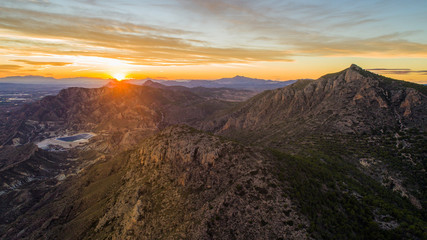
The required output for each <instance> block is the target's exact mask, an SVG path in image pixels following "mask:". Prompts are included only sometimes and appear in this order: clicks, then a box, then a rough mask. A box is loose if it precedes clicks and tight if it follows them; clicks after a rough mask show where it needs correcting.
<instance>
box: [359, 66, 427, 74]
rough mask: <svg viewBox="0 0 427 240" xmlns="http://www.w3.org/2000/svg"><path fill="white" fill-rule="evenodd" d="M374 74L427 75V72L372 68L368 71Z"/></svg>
mask: <svg viewBox="0 0 427 240" xmlns="http://www.w3.org/2000/svg"><path fill="white" fill-rule="evenodd" d="M367 70H369V71H372V72H376V73H379V74H394V75H407V74H419V75H427V70H412V69H409V68H371V69H367Z"/></svg>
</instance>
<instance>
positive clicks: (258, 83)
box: [0, 76, 296, 92]
mask: <svg viewBox="0 0 427 240" xmlns="http://www.w3.org/2000/svg"><path fill="white" fill-rule="evenodd" d="M109 81H110V80H108V79H97V78H84V77H79V78H62V79H56V78H52V77H42V76H16V77H5V78H0V83H14V84H46V85H47V84H48V85H60V86H64V87H102V86H104V85H105V84H107V83H108V82H109ZM146 81H152V82H156V83H160V84H162V85H165V86H183V87H188V88H194V87H205V88H232V89H244V90H251V91H257V92H259V91H264V90H269V89H275V88H280V87H285V86H288V85H290V84H292V83H294V82H296V80H288V81H273V80H264V79H257V78H248V77H243V76H235V77H232V78H221V79H217V80H158V79H130V80H126V82H128V83H132V84H137V85H142V84H144V83H145V82H146Z"/></svg>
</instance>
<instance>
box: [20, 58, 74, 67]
mask: <svg viewBox="0 0 427 240" xmlns="http://www.w3.org/2000/svg"><path fill="white" fill-rule="evenodd" d="M12 61H14V62H21V63H25V64H28V65H35V66H45V65H48V66H59V67H62V66H66V65H70V64H72V63H69V62H37V61H30V60H24V59H18V60H12Z"/></svg>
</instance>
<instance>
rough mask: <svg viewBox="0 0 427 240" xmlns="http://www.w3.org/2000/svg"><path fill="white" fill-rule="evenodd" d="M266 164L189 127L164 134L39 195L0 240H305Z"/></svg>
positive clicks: (259, 155)
mask: <svg viewBox="0 0 427 240" xmlns="http://www.w3.org/2000/svg"><path fill="white" fill-rule="evenodd" d="M270 157H271V156H269V154H268V153H266V152H263V151H259V150H256V149H251V148H248V147H245V146H242V145H240V144H238V143H235V142H231V141H227V140H222V139H220V138H218V137H214V136H211V135H208V134H206V133H203V132H199V131H197V130H195V129H192V128H189V127H171V128H167V129H165V130H163V131H162V132H160V133H159V134H157V135H156V136H154V137H151V138H149V139H147V140H145V141H144V142H142V143H141V144H139V145H138V146H136V147H135V148H134V149H133V150H131V151H128V152H126V153H123V154H120V155H117V156H115V157H113V158H112V159H110V160H108V161H106V160H104V161H102V162H101V163H99V164H96V165H92V166H91V167H89V168H87V169H86V170H85V171H84V172H82V173H81V175H80V176H79V177H78V178H76V177H75V178H70V179H68V181H66V182H65V183H63V184H62V185H60V186H59V187H57V188H56V189H54V190H51V191H48V192H47V193H45V195H42V196H40V201H39V202H38V203H37V204H36V205H35V206H34V207H30V208H29V209H28V210H27V212H25V214H24V215H21V216H19V217H17V218H16V220H14V221H10V223H9V224H10V226H11V228H9V229H8V230H7V231H6V232H5V233H4V234H3V236H2V237H3V238H13V236H18V237H19V238H21V239H37V238H39V237H40V236H44V237H45V238H46V239H81V238H85V239H86V238H88V239H106V238H110V239H140V238H146V239H182V238H185V239H212V238H213V239H232V238H236V239H248V238H255V239H259V238H268V239H273V238H274V239H277V238H286V239H301V238H305V237H306V232H305V226H306V225H307V220H306V219H305V218H304V217H303V216H301V215H299V214H298V213H297V212H296V210H295V209H296V208H295V206H294V205H293V203H292V202H291V201H290V199H289V198H288V197H286V194H284V192H283V190H282V188H281V187H280V186H279V185H280V184H281V182H280V181H279V180H278V179H277V176H276V175H275V174H274V171H273V165H272V163H271V162H270V161H269V158H270ZM242 223H245V224H244V225H242Z"/></svg>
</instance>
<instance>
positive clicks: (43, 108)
mask: <svg viewBox="0 0 427 240" xmlns="http://www.w3.org/2000/svg"><path fill="white" fill-rule="evenodd" d="M231 105H232V103H229V102H225V101H221V100H217V99H208V98H203V97H200V96H198V95H196V94H193V93H191V92H189V91H173V90H169V89H159V88H153V87H147V86H137V85H131V84H127V83H115V84H113V86H108V87H102V88H94V89H88V88H68V89H64V90H62V91H61V92H60V93H59V94H58V95H56V96H48V97H45V98H43V99H41V100H40V101H37V102H35V103H31V104H28V105H26V106H24V107H23V108H22V109H19V110H18V111H17V112H16V113H15V114H9V117H8V118H6V119H2V122H1V125H0V133H1V134H0V136H1V138H0V140H1V142H2V143H3V144H12V143H15V144H17V143H20V144H23V143H27V142H31V141H37V140H40V139H43V138H47V137H49V136H52V135H53V136H55V135H59V134H64V133H67V132H78V131H95V132H98V133H102V132H104V133H106V134H110V135H111V134H113V133H114V132H117V133H118V134H120V135H122V134H125V133H128V135H129V134H130V135H132V136H137V135H138V134H142V135H145V133H150V132H153V131H157V130H159V129H161V128H162V127H163V126H167V125H168V124H177V123H191V122H193V121H198V120H201V119H203V118H205V117H207V116H210V115H212V114H214V113H215V112H217V111H220V110H222V109H225V108H228V107H230V106H231ZM128 139H132V137H128ZM124 141H126V140H124Z"/></svg>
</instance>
